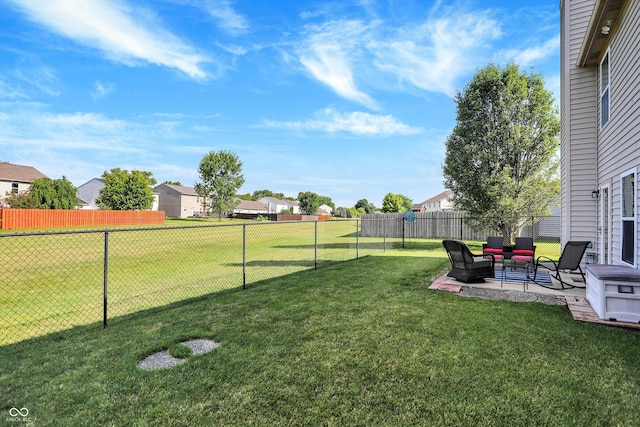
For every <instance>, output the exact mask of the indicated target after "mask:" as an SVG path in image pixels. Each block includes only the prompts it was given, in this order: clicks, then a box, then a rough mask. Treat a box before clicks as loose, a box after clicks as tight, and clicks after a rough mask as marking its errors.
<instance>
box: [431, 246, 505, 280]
mask: <svg viewBox="0 0 640 427" xmlns="http://www.w3.org/2000/svg"><path fill="white" fill-rule="evenodd" d="M442 246H444V249H445V250H446V251H447V255H448V256H449V261H450V262H451V270H449V273H447V276H449V277H453V278H454V279H456V280H458V281H460V282H484V279H486V278H494V277H495V273H494V270H493V267H494V264H495V257H494V256H493V255H491V254H474V253H472V252H471V250H470V249H469V247H468V246H467V245H466V244H465V243H464V242H461V241H460V240H443V241H442Z"/></svg>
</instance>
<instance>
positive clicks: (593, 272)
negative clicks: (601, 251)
mask: <svg viewBox="0 0 640 427" xmlns="http://www.w3.org/2000/svg"><path fill="white" fill-rule="evenodd" d="M586 276H587V283H586V285H587V301H589V304H591V307H593V310H594V311H595V312H596V314H597V315H598V317H599V318H600V319H604V320H617V321H619V322H633V323H637V322H640V270H637V269H635V268H632V267H628V266H622V265H600V264H589V265H587V274H586Z"/></svg>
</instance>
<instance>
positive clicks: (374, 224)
mask: <svg viewBox="0 0 640 427" xmlns="http://www.w3.org/2000/svg"><path fill="white" fill-rule="evenodd" d="M466 218H467V216H466V214H465V213H464V212H460V211H436V212H420V213H416V216H415V219H414V220H412V221H407V220H405V219H404V216H403V214H401V213H393V214H375V215H363V216H362V229H361V236H363V237H398V238H423V239H460V240H486V238H487V237H488V236H495V235H496V230H489V229H487V230H482V231H474V230H472V229H471V227H469V226H468V225H467V222H466ZM520 235H521V236H531V237H535V238H540V237H544V238H551V239H558V240H559V239H560V218H559V217H555V216H552V217H547V218H543V219H542V220H541V221H539V222H536V223H529V224H527V225H526V226H525V227H523V229H522V230H521V232H520Z"/></svg>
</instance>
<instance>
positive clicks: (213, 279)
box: [0, 215, 559, 345]
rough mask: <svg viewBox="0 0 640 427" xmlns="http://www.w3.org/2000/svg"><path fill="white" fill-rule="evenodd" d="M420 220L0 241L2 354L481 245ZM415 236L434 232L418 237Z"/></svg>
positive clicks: (25, 236) (16, 236)
mask: <svg viewBox="0 0 640 427" xmlns="http://www.w3.org/2000/svg"><path fill="white" fill-rule="evenodd" d="M421 221H423V223H422V225H419V224H420V223H419V222H418V223H416V221H413V222H409V221H407V220H406V219H403V218H402V216H401V215H400V216H399V217H398V216H396V218H389V217H387V216H383V215H377V216H375V217H374V218H369V219H363V220H339V221H315V222H313V221H304V222H271V221H265V222H252V223H242V224H219V225H197V226H181V227H157V228H127V229H116V230H90V231H61V232H48V233H13V234H0V285H1V289H2V294H1V295H0V345H6V344H10V343H13V342H18V341H21V340H24V339H28V338H33V337H37V336H40V335H45V334H48V333H51V332H55V331H60V330H64V329H67V328H71V327H73V326H77V325H86V324H91V323H98V324H100V323H101V324H102V325H103V326H106V325H107V323H108V320H109V319H112V318H115V317H118V316H123V315H126V314H131V313H135V312H138V311H141V310H145V309H150V308H154V307H161V306H165V305H167V304H171V303H174V302H177V301H181V300H185V299H189V298H195V297H201V296H203V295H208V294H212V293H216V292H220V291H223V290H226V289H232V288H241V287H247V286H249V285H251V284H255V283H257V282H259V281H261V280H267V279H271V278H274V277H278V276H283V275H286V274H291V273H296V272H299V271H302V270H307V269H313V268H320V267H323V266H326V265H330V264H332V263H337V262H342V261H347V260H353V259H358V258H359V257H363V256H366V255H370V254H373V253H377V252H382V251H385V250H389V249H393V248H398V247H405V246H408V245H410V242H411V239H418V238H420V239H423V238H461V237H462V238H463V239H465V240H467V239H471V240H484V239H485V238H486V237H485V236H483V235H473V236H472V237H469V236H468V235H467V234H466V231H464V230H463V231H462V232H461V233H460V230H462V229H461V228H459V227H460V222H459V221H458V220H455V221H454V222H455V224H456V225H455V226H454V225H453V224H454V223H453V222H452V223H449V224H448V225H447V224H445V225H443V223H442V222H441V223H440V225H437V224H434V223H430V224H428V225H427V222H426V221H427V220H426V219H422V220H421ZM431 221H433V219H432V220H431ZM448 221H449V220H448ZM456 221H457V222H456ZM558 224H559V222H558ZM536 227H537V225H536V224H532V228H531V229H532V230H534V232H535V230H537V229H539V226H538V228H536ZM419 229H423V230H424V229H433V230H440V231H438V232H437V233H435V234H436V235H428V236H425V235H424V233H420V232H418V231H417V230H419ZM376 230H377V231H376ZM447 233H449V234H447ZM558 236H559V233H558ZM558 244H559V237H558Z"/></svg>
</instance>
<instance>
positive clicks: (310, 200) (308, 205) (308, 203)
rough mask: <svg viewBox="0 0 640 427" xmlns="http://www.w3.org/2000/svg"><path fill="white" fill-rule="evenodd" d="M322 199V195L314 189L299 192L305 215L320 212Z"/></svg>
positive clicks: (299, 199) (299, 200) (301, 207)
mask: <svg viewBox="0 0 640 427" xmlns="http://www.w3.org/2000/svg"><path fill="white" fill-rule="evenodd" d="M321 200H322V199H321V197H320V196H319V195H318V194H316V193H314V192H312V191H305V192H300V193H298V203H300V211H302V213H303V214H305V215H315V214H316V213H318V208H319V207H320V205H321V204H322V201H321Z"/></svg>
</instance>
